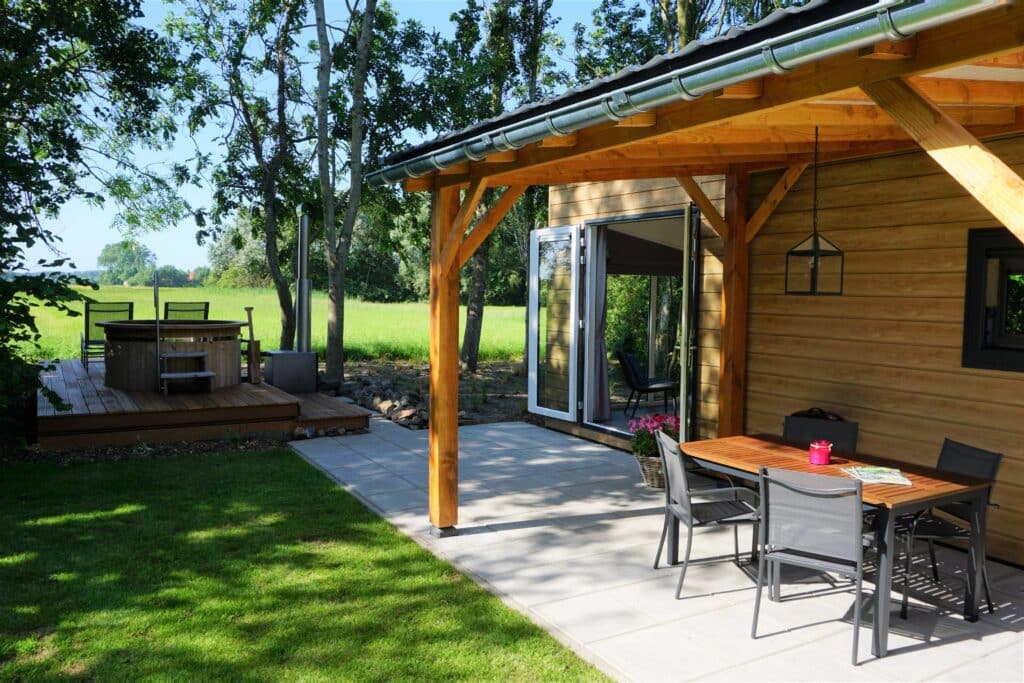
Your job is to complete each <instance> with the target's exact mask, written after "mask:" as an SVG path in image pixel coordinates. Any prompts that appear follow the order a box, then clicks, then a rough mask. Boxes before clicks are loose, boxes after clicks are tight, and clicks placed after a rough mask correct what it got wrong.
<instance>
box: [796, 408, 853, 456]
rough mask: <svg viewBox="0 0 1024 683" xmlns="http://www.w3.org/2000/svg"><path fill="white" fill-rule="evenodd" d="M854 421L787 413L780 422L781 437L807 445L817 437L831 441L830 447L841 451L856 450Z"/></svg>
mask: <svg viewBox="0 0 1024 683" xmlns="http://www.w3.org/2000/svg"><path fill="white" fill-rule="evenodd" d="M858 430H859V426H858V424H857V423H856V422H849V421H847V420H823V419H819V418H814V417H802V416H799V415H787V416H786V418H785V420H784V421H783V423H782V438H784V439H788V440H790V441H796V442H799V443H801V444H803V445H805V446H806V445H809V444H810V443H811V442H812V441H817V440H819V439H822V440H825V441H831V442H832V448H833V449H835V450H837V451H841V452H843V453H856V452H857V432H858Z"/></svg>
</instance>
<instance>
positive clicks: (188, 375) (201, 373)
mask: <svg viewBox="0 0 1024 683" xmlns="http://www.w3.org/2000/svg"><path fill="white" fill-rule="evenodd" d="M216 376H217V373H216V372H213V371H212V370H197V371H195V372H161V373H160V379H170V380H176V379H202V378H203V377H216Z"/></svg>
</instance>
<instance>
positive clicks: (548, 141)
mask: <svg viewBox="0 0 1024 683" xmlns="http://www.w3.org/2000/svg"><path fill="white" fill-rule="evenodd" d="M578 139H579V136H578V135H577V134H576V133H569V134H568V135H555V136H552V137H550V138H544V139H543V140H541V141H540V142H539V143H538V145H537V146H538V147H541V148H545V149H561V148H565V147H575V146H576V142H577V140H578Z"/></svg>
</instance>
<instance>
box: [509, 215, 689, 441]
mask: <svg viewBox="0 0 1024 683" xmlns="http://www.w3.org/2000/svg"><path fill="white" fill-rule="evenodd" d="M699 225H700V216H699V214H698V212H697V211H696V208H695V207H689V208H687V209H686V210H684V211H672V212H664V213H658V214H647V215H642V216H632V217H626V218H617V219H607V220H601V221H593V222H590V223H587V224H586V225H583V226H579V225H577V226H564V227H559V228H546V229H542V230H537V231H535V233H534V234H533V236H532V240H531V276H530V302H529V307H530V348H529V351H528V355H529V358H530V363H529V389H530V411H531V412H534V413H537V414H541V415H546V416H548V417H554V418H557V419H560V420H565V421H568V422H574V423H577V424H582V425H584V426H585V427H587V428H589V429H595V430H600V431H605V432H611V433H615V434H621V435H627V434H628V433H629V420H630V419H631V418H634V419H635V418H640V417H642V416H643V415H648V414H657V413H668V414H675V415H680V416H681V417H682V418H683V422H684V430H685V433H686V434H687V435H689V434H691V433H692V429H693V425H694V424H695V422H696V419H695V415H694V409H695V405H696V401H695V395H696V394H695V391H694V388H695V381H696V372H695V369H696V353H697V351H696V344H695V343H694V340H695V339H696V336H695V335H696V320H697V316H696V305H695V302H696V300H695V298H694V297H695V295H696V293H697V292H698V291H699V288H698V286H697V283H698V282H699V278H700V273H699V260H698V259H697V258H695V255H698V254H699V253H700V248H699V240H700V230H699ZM652 382H658V383H657V384H654V386H657V387H661V388H660V390H658V391H647V390H646V389H649V388H651V386H652ZM680 407H682V410H681V409H680Z"/></svg>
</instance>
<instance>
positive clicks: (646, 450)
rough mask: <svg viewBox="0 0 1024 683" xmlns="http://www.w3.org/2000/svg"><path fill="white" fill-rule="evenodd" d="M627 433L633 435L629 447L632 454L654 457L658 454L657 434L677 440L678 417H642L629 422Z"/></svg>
mask: <svg viewBox="0 0 1024 683" xmlns="http://www.w3.org/2000/svg"><path fill="white" fill-rule="evenodd" d="M629 431H630V433H631V434H632V435H633V440H632V442H631V444H630V445H631V446H632V448H633V454H634V455H639V456H645V457H654V456H656V455H657V454H658V439H657V437H656V436H655V434H657V433H658V432H664V433H665V434H668V435H669V436H670V437H672V439H673V440H675V439H678V438H679V417H678V416H676V415H660V414H659V415H644V416H643V417H641V418H640V419H638V420H630V421H629Z"/></svg>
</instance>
